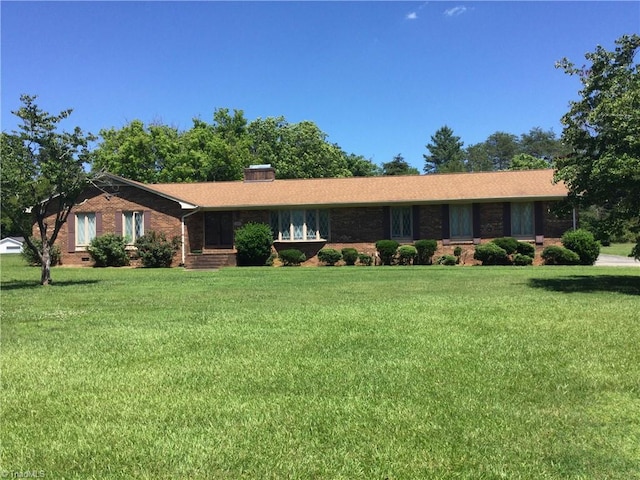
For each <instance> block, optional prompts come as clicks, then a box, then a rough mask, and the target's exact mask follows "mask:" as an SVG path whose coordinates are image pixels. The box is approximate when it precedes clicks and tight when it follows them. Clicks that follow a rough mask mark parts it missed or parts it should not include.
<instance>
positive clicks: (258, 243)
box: [234, 222, 273, 266]
mask: <svg viewBox="0 0 640 480" xmlns="http://www.w3.org/2000/svg"><path fill="white" fill-rule="evenodd" d="M234 243H235V246H236V250H237V252H238V253H237V259H238V265H239V266H251V265H253V266H262V265H266V264H267V260H268V259H269V256H270V255H271V245H272V244H273V233H272V232H271V227H270V226H269V225H267V224H265V223H254V222H250V223H247V224H246V225H243V226H242V227H240V228H238V229H237V230H236V231H235V240H234Z"/></svg>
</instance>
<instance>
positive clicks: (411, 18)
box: [407, 12, 418, 20]
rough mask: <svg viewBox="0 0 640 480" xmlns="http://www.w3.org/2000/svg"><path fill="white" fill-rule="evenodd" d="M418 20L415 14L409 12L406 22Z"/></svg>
mask: <svg viewBox="0 0 640 480" xmlns="http://www.w3.org/2000/svg"><path fill="white" fill-rule="evenodd" d="M417 18H418V14H417V13H416V12H411V13H408V14H407V20H416V19H417Z"/></svg>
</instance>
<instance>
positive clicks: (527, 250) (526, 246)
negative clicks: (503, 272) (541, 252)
mask: <svg viewBox="0 0 640 480" xmlns="http://www.w3.org/2000/svg"><path fill="white" fill-rule="evenodd" d="M516 252H517V253H519V254H521V255H526V256H528V257H531V258H533V257H535V256H536V247H534V246H533V245H531V244H530V243H527V242H518V248H516Z"/></svg>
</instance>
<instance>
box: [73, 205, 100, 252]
mask: <svg viewBox="0 0 640 480" xmlns="http://www.w3.org/2000/svg"><path fill="white" fill-rule="evenodd" d="M94 238H96V214H95V213H76V246H78V247H86V246H87V245H89V244H90V243H91V240H93V239H94Z"/></svg>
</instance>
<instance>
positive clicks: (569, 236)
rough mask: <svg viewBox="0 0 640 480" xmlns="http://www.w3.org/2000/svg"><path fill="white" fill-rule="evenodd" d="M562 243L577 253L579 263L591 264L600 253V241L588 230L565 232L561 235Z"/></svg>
mask: <svg viewBox="0 0 640 480" xmlns="http://www.w3.org/2000/svg"><path fill="white" fill-rule="evenodd" d="M562 245H563V246H564V248H568V249H569V250H571V251H573V252H576V253H577V254H578V257H580V265H593V264H594V263H596V260H597V259H598V255H600V242H598V241H597V240H596V239H595V238H594V237H593V234H592V233H591V232H589V231H588V230H584V229H578V230H570V231H568V232H565V233H564V235H562Z"/></svg>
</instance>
